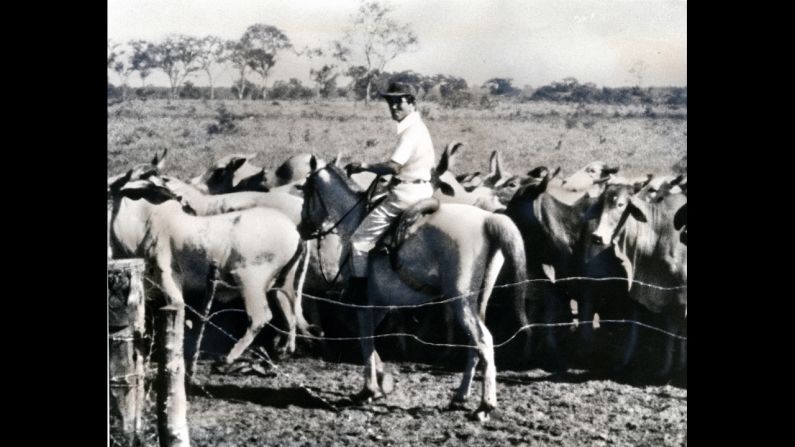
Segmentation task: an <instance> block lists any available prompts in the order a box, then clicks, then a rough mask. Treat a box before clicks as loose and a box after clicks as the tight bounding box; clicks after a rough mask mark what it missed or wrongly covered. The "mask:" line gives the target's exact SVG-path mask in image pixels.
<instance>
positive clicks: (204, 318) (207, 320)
mask: <svg viewBox="0 0 795 447" xmlns="http://www.w3.org/2000/svg"><path fill="white" fill-rule="evenodd" d="M147 281H149V283H150V284H152V285H154V286H155V287H157V288H160V286H159V285H158V284H156V283H154V282H153V281H151V280H149V279H148V278H147ZM570 281H592V282H606V281H619V282H624V283H626V282H627V278H623V277H603V278H590V277H583V276H576V277H566V278H559V279H556V280H551V279H548V278H537V279H528V280H525V281H520V282H515V283H508V284H500V285H495V286H494V287H493V289H506V288H511V287H516V286H520V285H525V284H530V283H536V282H547V283H561V282H570ZM213 283H214V285H213V289H212V293H211V295H210V298H209V300H208V302H207V304H206V308H205V312H203V313H202V312H200V311H199V310H197V309H195V308H193V307H191V306H189V305H187V304H186V305H185V308H186V309H188V310H189V311H191V312H192V313H193V314H194V315H196V316H197V317H198V318H199V320H200V321H201V324H202V325H204V324H209V325H210V326H211V327H213V328H214V329H216V330H218V331H220V332H221V333H223V334H224V335H225V336H226V337H227V338H229V339H230V340H232V341H234V342H236V341H237V340H238V338H237V337H235V336H233V335H232V334H230V333H229V332H227V331H226V330H224V329H223V328H222V327H220V326H218V325H217V324H215V323H213V322H212V321H211V320H212V319H213V318H214V317H216V316H217V315H220V314H223V313H229V312H232V313H245V310H244V309H221V310H218V311H216V312H213V313H211V314H210V313H209V310H210V307H211V304H212V300H213V299H214V295H215V285H216V284H218V283H223V281H220V280H217V281H213ZM632 283H633V284H635V285H638V286H642V287H648V288H653V289H657V290H661V291H675V290H684V289H687V285H681V286H671V287H666V286H659V285H656V284H651V283H647V282H643V281H639V280H632ZM223 284H224V285H226V284H225V283H223ZM161 290H162V289H161ZM270 290H277V289H275V288H274V289H270ZM482 290H483V289H474V290H472V291H470V292H468V293H465V294H461V295H458V296H453V297H448V298H443V299H437V300H433V301H429V302H425V303H418V304H403V305H377V304H353V303H345V302H341V301H337V300H334V299H331V298H326V297H321V296H315V295H312V294H308V293H302V294H301V295H302V297H303V298H307V299H310V300H314V301H317V302H325V303H328V304H331V305H334V306H338V307H347V308H354V309H371V310H374V309H383V310H389V311H391V310H402V309H419V308H423V307H429V306H438V305H444V304H448V303H451V302H454V301H458V300H462V299H466V298H467V297H470V296H472V295H476V294H479V293H481V292H482ZM594 324H595V323H594V321H569V322H558V323H540V322H534V323H528V324H526V325H522V326H520V327H519V328H518V329H516V331H514V332H513V334H512V335H511V336H510V337H508V338H507V339H506V340H504V341H501V342H499V343H495V344H494V348H495V349H497V348H501V347H504V346H505V345H507V344H508V343H510V342H511V341H513V340H514V339H515V338H516V337H517V336H519V335H520V334H521V333H522V332H524V331H525V330H527V329H531V328H551V327H578V326H581V325H594ZM598 324H599V325H603V324H627V325H637V326H639V327H642V328H645V329H649V330H652V331H655V332H658V333H661V334H663V335H665V336H668V337H672V338H675V339H678V340H687V337H686V336H682V335H678V334H675V333H673V332H670V331H667V330H664V329H662V328H659V327H656V326H653V325H650V324H646V323H643V322H641V321H637V320H632V319H599V321H598ZM267 326H268V327H270V328H271V329H273V330H274V331H276V332H277V333H279V334H281V335H285V336H290V332H288V331H285V330H284V329H281V328H279V327H277V326H276V325H274V324H273V323H271V322H268V323H267ZM202 330H203V328H202ZM200 333H201V330H200ZM295 336H296V337H297V338H303V339H310V340H316V341H361V340H365V339H368V338H369V339H380V338H389V337H406V338H410V339H413V340H415V341H416V342H418V343H420V344H423V345H426V346H432V347H440V348H462V349H475V348H476V346H475V345H468V344H456V343H434V342H430V341H427V340H423V339H422V338H420V337H418V336H417V335H416V334H412V333H405V332H391V333H384V334H374V335H371V336H367V337H362V336H354V337H327V336H318V335H310V334H295ZM198 341H199V342H201V338H199V340H198ZM200 350H201V346H197V347H196V351H197V353H198V352H199V351H200ZM260 352H264V353H265V354H266V355H267V352H266V351H260ZM260 352H256V351H255V352H254V354H255V355H256V356H259V357H260V358H261V360H263V361H264V362H266V363H267V364H268V365H269V366H270V367H271V368H273V369H274V370H277V369H278V366H277V365H276V363H274V362H273V360H272V359H271V358H270V357H265V356H263V355H262V354H261V353H260Z"/></svg>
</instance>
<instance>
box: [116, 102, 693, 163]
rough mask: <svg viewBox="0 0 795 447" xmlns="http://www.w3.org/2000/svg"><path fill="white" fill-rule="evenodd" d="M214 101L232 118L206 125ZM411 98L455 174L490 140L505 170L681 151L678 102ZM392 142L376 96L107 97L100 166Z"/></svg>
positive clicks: (482, 158)
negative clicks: (450, 156)
mask: <svg viewBox="0 0 795 447" xmlns="http://www.w3.org/2000/svg"><path fill="white" fill-rule="evenodd" d="M220 106H223V107H225V108H226V110H227V111H228V114H227V121H228V122H230V123H232V124H233V126H234V128H233V129H232V130H231V131H226V132H217V133H211V132H210V131H208V129H210V127H211V126H212V125H213V124H216V125H218V124H219V112H218V109H219V107H220ZM419 107H420V111H421V113H422V115H423V117H424V119H425V122H426V124H427V126H428V128H429V130H430V132H431V136H432V138H433V141H434V144H435V146H436V150H437V157H438V156H439V155H440V154H441V152H442V150H443V149H444V146H445V145H446V144H447V143H449V142H450V141H453V140H458V141H462V142H464V143H466V144H467V146H465V147H464V148H463V152H461V155H460V158H458V159H456V161H455V164H454V165H453V170H454V172H455V173H457V174H460V173H465V172H471V171H476V170H481V171H482V170H486V169H487V167H488V156H489V154H490V153H491V151H492V150H495V149H499V150H500V152H501V154H502V158H503V161H504V163H505V168H507V169H508V171H509V172H512V173H523V172H526V171H528V170H530V169H532V168H533V167H536V166H539V165H546V166H548V167H552V168H554V167H557V166H560V167H561V168H562V173H563V174H564V175H565V174H567V173H570V172H572V171H574V170H576V169H579V168H580V167H582V166H583V165H585V164H586V163H588V162H590V161H594V160H603V161H605V162H608V163H612V164H618V165H619V166H620V167H621V172H622V173H623V174H625V175H642V174H645V173H648V172H654V173H669V172H671V171H672V167H673V166H674V165H675V164H677V163H678V162H680V161H681V160H682V159H683V157H684V158H685V160H686V154H687V110H686V109H681V108H680V109H670V108H667V107H663V106H656V107H646V106H612V105H601V104H594V105H584V106H577V105H568V104H555V103H539V102H531V103H523V104H515V103H504V104H498V105H497V106H496V107H494V108H493V109H490V110H489V109H483V110H478V109H452V110H447V109H443V108H441V107H440V106H439V105H438V104H435V103H429V104H423V103H420V104H419ZM394 142H395V123H394V122H393V121H392V120H391V119H390V118H389V114H388V111H387V108H386V106H385V104H383V103H381V102H375V103H371V104H370V105H369V106H365V105H364V104H363V103H354V102H350V101H343V100H340V101H326V102H311V101H310V102H301V101H296V102H278V103H277V102H271V101H203V100H179V101H173V102H172V103H170V104H169V103H168V102H166V101H161V100H149V101H145V102H142V101H138V100H136V101H128V102H122V103H117V104H113V105H110V106H109V107H108V173H109V174H116V173H120V172H122V171H123V170H126V169H128V168H129V167H131V166H132V165H133V164H135V163H139V162H145V161H149V160H150V159H151V158H152V156H153V155H154V153H155V151H158V150H162V149H164V148H168V150H169V154H170V156H169V164H168V169H167V171H168V173H169V174H172V175H176V176H178V177H181V178H189V177H192V176H195V175H197V174H199V173H201V172H203V170H204V169H205V168H206V167H207V166H209V165H210V163H211V162H212V161H214V160H216V159H218V158H220V157H222V156H224V155H226V154H230V153H236V152H244V153H250V152H254V153H257V154H258V155H257V157H256V158H255V159H254V160H253V163H254V164H256V165H260V166H266V167H273V166H276V165H278V164H279V163H281V162H282V161H284V160H285V159H287V157H289V156H290V155H292V154H297V153H303V152H311V153H315V154H317V155H318V156H320V157H322V158H324V159H326V160H329V159H331V158H333V157H334V156H335V155H336V154H337V153H338V152H340V151H341V152H343V153H344V155H345V160H346V161H347V160H349V159H352V158H355V159H357V160H360V161H365V162H375V161H381V160H384V159H386V158H387V157H388V155H389V154H390V151H391V150H392V148H393V144H394ZM685 163H686V161H685Z"/></svg>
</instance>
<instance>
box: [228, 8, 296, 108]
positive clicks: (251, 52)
mask: <svg viewBox="0 0 795 447" xmlns="http://www.w3.org/2000/svg"><path fill="white" fill-rule="evenodd" d="M240 41H241V42H242V44H243V47H244V48H245V50H246V53H245V54H246V60H247V63H248V67H249V68H250V69H252V70H253V71H254V72H256V73H258V74H259V75H260V76H261V77H262V93H263V96H264V94H265V88H266V87H265V81H267V79H268V74H269V73H270V70H271V68H273V66H274V65H276V56H277V54H278V53H279V52H280V51H282V50H286V49H288V48H292V46H293V45H292V43H290V39H289V38H288V37H287V36H286V35H285V34H284V33H283V32H282V31H281V30H280V29H279V28H276V27H275V26H271V25H264V24H262V23H257V24H255V25H251V26H249V27H248V28H247V29H246V32H244V33H243V37H242V38H241V39H240Z"/></svg>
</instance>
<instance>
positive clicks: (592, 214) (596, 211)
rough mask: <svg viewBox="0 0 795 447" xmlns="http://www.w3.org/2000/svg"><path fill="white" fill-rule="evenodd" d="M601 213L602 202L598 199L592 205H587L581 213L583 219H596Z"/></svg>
mask: <svg viewBox="0 0 795 447" xmlns="http://www.w3.org/2000/svg"><path fill="white" fill-rule="evenodd" d="M601 214H602V202H601V201H598V202H596V203H594V204H593V205H591V206H589V207H588V209H587V210H585V214H583V216H582V218H583V220H586V221H588V220H593V219H597V218H598V217H599V216H600V215H601Z"/></svg>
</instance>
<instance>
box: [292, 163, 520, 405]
mask: <svg viewBox="0 0 795 447" xmlns="http://www.w3.org/2000/svg"><path fill="white" fill-rule="evenodd" d="M304 197H305V200H304V208H303V214H302V215H303V219H302V221H301V234H302V236H303V237H304V238H315V237H322V236H323V235H324V234H328V233H330V232H331V231H336V232H337V234H338V235H339V236H340V238H341V239H342V241H343V243H344V244H345V246H348V242H349V240H350V237H351V235H352V234H353V232H354V231H355V230H356V228H357V227H358V225H359V224H360V223H361V221H362V220H363V219H364V217H365V215H366V209H365V202H364V196H363V191H361V189H360V188H359V187H358V185H356V183H355V182H352V181H351V180H350V179H349V178H348V177H347V176H346V175H345V173H344V172H343V170H342V169H340V168H339V167H337V166H336V165H333V164H329V165H327V166H326V167H325V168H323V169H319V170H318V171H317V172H315V173H313V174H312V175H310V176H309V178H308V179H307V182H306V184H305V185H304ZM414 228H415V232H414V233H413V235H411V236H409V237H408V238H407V239H406V240H405V241H404V242H403V243H402V245H401V246H400V248H399V250H398V251H397V254H396V258H395V259H396V265H397V266H398V267H397V268H398V270H399V272H396V271H394V270H392V266H391V263H390V259H389V257H388V256H386V255H384V254H382V253H373V254H371V256H370V263H369V271H370V273H369V275H368V277H369V281H368V293H367V295H368V303H367V304H368V305H371V306H376V308H370V307H366V308H360V309H359V310H358V318H359V328H360V333H359V334H360V337H361V345H362V351H363V354H364V358H365V362H366V367H365V370H364V376H365V377H364V378H365V384H364V390H363V391H362V393H361V396H362V397H368V396H369V397H378V396H383V395H385V394H387V393H389V392H390V391H391V386H392V379H391V376H390V375H388V374H385V373H384V371H383V363H382V362H381V359H380V357H379V355H378V353H377V352H376V351H375V347H374V344H373V338H372V337H373V333H374V330H375V328H376V327H377V326H378V324H379V323H380V322H381V320H382V319H383V318H384V315H385V313H386V307H388V306H394V305H412V304H420V303H427V302H430V301H433V300H434V298H437V297H439V296H442V297H446V298H453V297H458V299H455V300H453V301H451V302H450V303H449V304H450V305H451V306H452V307H453V308H454V311H455V314H456V317H457V320H458V321H459V323H461V324H462V326H463V327H464V328H465V329H466V332H467V333H468V335H469V336H470V337H471V340H472V341H473V342H474V343H475V344H476V346H477V354H478V356H479V357H480V359H481V360H482V361H483V362H484V363H485V365H484V367H485V374H484V380H483V394H482V398H481V404H480V406H479V407H478V408H477V410H475V412H474V414H473V416H475V417H477V418H478V419H480V420H485V419H487V418H488V415H489V412H490V411H491V410H493V409H494V408H496V406H497V392H496V372H497V371H496V367H495V364H494V348H493V341H492V337H491V333H490V332H489V330H488V328H487V327H486V325H485V322H484V320H485V309H486V306H487V304H488V299H489V296H490V295H491V292H492V289H493V287H494V285H495V281H496V278H497V275H498V273H499V272H500V269H501V268H502V265H503V263H504V262H505V261H507V262H508V264H509V265H511V266H512V267H513V271H514V272H515V274H516V278H515V279H516V281H515V282H519V283H522V281H523V280H524V279H525V273H524V272H525V265H524V262H525V255H524V249H523V247H522V245H521V243H518V241H520V239H521V235H520V234H519V231H518V230H517V229H516V226H515V225H514V224H513V222H511V221H510V219H508V218H507V217H505V216H501V215H498V214H492V213H488V212H486V211H483V210H480V209H478V208H475V207H471V206H466V205H460V204H445V203H443V204H441V205H439V206H438V211H436V212H433V213H432V214H430V215H428V216H427V217H426V218H421V220H420V223H419V224H418V225H417V226H416V227H414ZM348 270H349V269H347V268H346V269H345V271H344V276H345V279H346V280H347V277H348V275H349V271H348ZM401 278H405V282H404V280H402V279H401ZM409 284H411V285H409ZM481 288H482V289H481ZM515 291H516V294H515V297H514V300H515V304H516V305H517V307H519V308H520V312H519V317H520V319H521V320H522V322H523V323H524V322H525V321H526V317H525V315H524V307H525V287H524V284H522V285H519V286H517V287H515ZM477 363H478V357H477V356H476V354H475V351H474V350H472V351H470V353H469V358H468V361H467V366H466V369H465V372H464V377H463V379H462V382H461V386H460V387H459V388H458V391H457V392H456V394H455V396H454V398H453V401H454V402H463V401H465V400H466V399H467V397H468V395H469V392H470V388H471V385H472V379H473V377H474V372H475V367H476V366H477Z"/></svg>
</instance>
